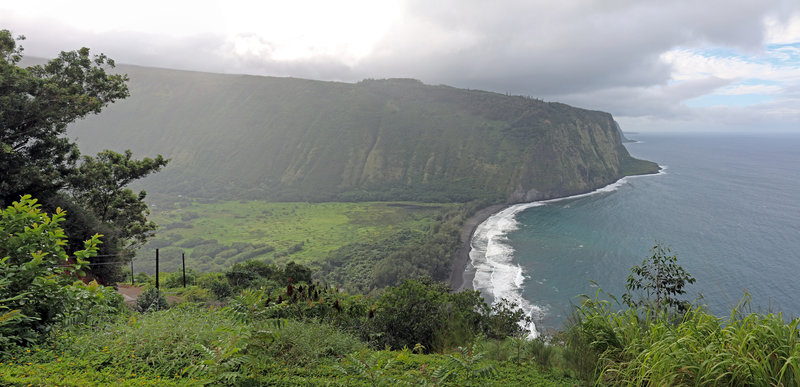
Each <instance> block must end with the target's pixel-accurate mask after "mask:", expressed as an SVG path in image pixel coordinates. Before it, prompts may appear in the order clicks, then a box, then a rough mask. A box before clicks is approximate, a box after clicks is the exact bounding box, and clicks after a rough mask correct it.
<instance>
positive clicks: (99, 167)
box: [67, 150, 169, 248]
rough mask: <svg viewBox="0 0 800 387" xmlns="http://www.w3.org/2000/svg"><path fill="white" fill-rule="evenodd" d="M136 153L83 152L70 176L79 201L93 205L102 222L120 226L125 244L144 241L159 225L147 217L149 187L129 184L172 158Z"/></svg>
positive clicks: (117, 227)
mask: <svg viewBox="0 0 800 387" xmlns="http://www.w3.org/2000/svg"><path fill="white" fill-rule="evenodd" d="M132 157H133V153H132V152H131V151H130V150H126V151H125V154H124V155H123V154H119V153H117V152H114V151H110V150H105V151H103V152H100V153H98V154H97V156H96V157H91V156H83V157H82V158H81V162H80V165H79V166H78V167H77V168H76V169H75V170H74V171H73V173H72V174H71V175H70V176H69V177H68V179H67V180H68V183H69V189H70V191H71V192H72V195H73V197H74V198H75V199H76V200H78V202H80V203H81V204H82V205H83V206H84V207H86V208H88V209H90V210H91V211H92V212H93V213H94V214H95V216H96V217H97V218H98V219H99V220H100V222H102V223H111V224H114V225H115V226H116V227H115V231H116V235H114V237H115V238H118V239H120V240H122V241H125V242H126V246H124V247H125V248H134V247H137V246H141V245H143V244H144V243H145V242H146V241H147V239H148V238H149V237H151V236H152V235H153V234H154V232H155V229H156V227H157V226H156V224H155V223H154V222H152V221H148V220H147V215H149V214H150V210H149V209H148V208H147V204H145V203H144V198H145V196H146V195H147V194H146V193H145V191H140V192H139V193H138V194H136V193H134V192H133V191H132V190H130V189H128V188H125V187H126V186H127V185H129V184H130V183H132V182H133V181H135V180H139V179H141V178H143V177H145V176H147V175H149V174H152V173H154V172H157V171H159V170H160V169H161V168H163V167H164V166H165V165H166V164H167V162H168V161H169V160H166V159H164V158H163V157H162V156H161V155H158V156H157V157H156V158H155V159H151V158H149V157H146V158H144V159H142V160H135V159H132Z"/></svg>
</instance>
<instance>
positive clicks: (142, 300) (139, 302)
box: [136, 286, 169, 313]
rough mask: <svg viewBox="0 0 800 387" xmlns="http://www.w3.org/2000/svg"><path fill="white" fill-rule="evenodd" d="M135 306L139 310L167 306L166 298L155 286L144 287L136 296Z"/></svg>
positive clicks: (160, 308)
mask: <svg viewBox="0 0 800 387" xmlns="http://www.w3.org/2000/svg"><path fill="white" fill-rule="evenodd" d="M136 307H137V308H138V309H139V311H140V312H143V313H144V312H153V311H157V310H164V309H167V308H169V304H167V299H166V297H164V294H163V293H161V292H160V291H159V290H158V289H156V288H155V287H150V286H148V287H146V288H145V289H144V291H143V292H142V294H140V295H139V297H136Z"/></svg>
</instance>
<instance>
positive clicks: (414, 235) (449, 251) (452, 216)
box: [322, 202, 487, 293]
mask: <svg viewBox="0 0 800 387" xmlns="http://www.w3.org/2000/svg"><path fill="white" fill-rule="evenodd" d="M486 204H487V202H471V203H467V204H462V205H458V206H450V207H446V208H442V209H440V210H439V211H438V213H436V216H435V218H434V219H433V222H431V223H430V224H429V226H428V228H427V229H426V230H424V231H422V232H420V231H417V230H404V231H399V232H397V233H395V234H393V235H391V236H389V237H387V238H383V239H377V240H373V241H363V242H357V243H352V244H349V245H345V246H343V247H341V248H340V249H338V250H336V251H334V252H332V253H331V254H330V255H329V256H328V258H327V259H326V260H325V261H324V262H323V263H322V272H323V273H325V274H323V278H324V279H325V280H326V281H329V282H332V283H335V284H337V285H338V286H341V287H343V288H345V289H347V290H349V291H352V292H359V293H367V292H372V291H376V290H379V289H383V288H385V287H387V286H397V285H399V284H400V283H402V282H403V280H405V279H410V278H417V277H421V276H429V277H431V278H433V279H435V280H437V281H444V280H447V279H448V278H449V276H450V274H451V265H452V261H453V258H454V257H453V255H454V254H455V253H456V251H457V249H458V247H459V243H460V238H461V229H462V227H463V225H464V222H465V221H466V220H467V218H469V217H470V216H471V215H472V214H473V213H474V212H475V211H477V210H478V209H479V208H481V207H482V206H484V205H486Z"/></svg>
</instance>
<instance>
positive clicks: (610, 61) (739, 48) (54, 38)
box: [0, 0, 800, 120]
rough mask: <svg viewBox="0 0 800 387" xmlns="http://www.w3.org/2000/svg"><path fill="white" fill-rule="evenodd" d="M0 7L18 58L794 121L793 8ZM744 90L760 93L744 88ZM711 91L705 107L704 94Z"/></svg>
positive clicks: (797, 13)
mask: <svg viewBox="0 0 800 387" xmlns="http://www.w3.org/2000/svg"><path fill="white" fill-rule="evenodd" d="M120 4H124V12H120V10H119V9H115V8H114V7H111V6H108V5H107V4H105V3H103V4H100V3H97V4H94V5H92V4H89V5H83V4H82V5H81V6H76V5H75V4H66V5H65V3H61V2H53V3H52V4H50V5H47V4H40V3H37V4H35V5H28V3H19V2H18V3H17V4H13V5H0V15H4V16H3V17H2V19H3V25H4V28H9V27H10V28H12V29H13V30H14V32H15V33H23V34H26V35H28V38H29V40H28V41H26V42H25V46H26V48H27V49H28V51H27V53H29V54H32V55H40V56H53V55H55V54H56V53H57V52H58V51H59V50H62V49H74V48H78V47H80V46H88V47H92V48H93V50H94V51H97V52H105V53H107V54H108V55H109V56H111V57H113V58H115V59H117V61H118V62H122V63H131V64H139V65H151V66H159V67H172V68H181V69H190V70H200V71H213V72H226V73H247V74H257V75H275V76H294V77H304V78H314V79H324V80H339V81H358V80H361V79H364V78H388V77H411V78H417V79H420V80H422V81H424V82H426V83H430V84H449V85H453V86H456V87H464V88H473V89H484V90H490V91H496V92H501V93H504V92H508V93H511V94H521V95H529V96H533V97H540V98H544V99H547V100H557V101H563V102H567V103H572V104H576V105H579V106H582V107H587V108H592V109H602V110H607V111H610V112H611V113H612V114H615V115H618V116H624V117H650V118H653V119H656V118H657V119H668V120H673V119H674V120H677V119H696V118H697V117H698V116H700V115H703V114H707V111H701V110H698V108H697V107H692V106H688V105H687V101H690V100H692V99H695V98H698V97H703V96H704V95H727V96H729V97H732V98H733V97H736V96H742V95H751V94H753V93H757V94H763V95H767V94H768V95H771V96H774V98H773V99H772V100H770V101H771V102H772V103H774V104H776V105H775V106H772V105H770V106H766V105H764V104H761V103H758V104H754V105H757V106H751V107H748V108H747V109H743V108H741V107H738V108H736V109H738V110H737V111H740V112H742V114H757V113H758V112H759V111H761V112H764V114H767V113H766V112H767V110H758V109H768V108H769V109H773V110H770V111H781V112H783V113H781V114H784V115H785V114H789V115H791V114H793V113H792V109H791V108H790V107H788V106H784V107H783V108H780V109H779V108H778V107H777V106H778V105H780V104H781V103H783V102H782V101H783V100H784V99H787V98H789V97H788V95H789V94H788V92H787V90H788V89H789V88H791V87H793V86H794V85H796V84H797V83H798V82H800V80H798V78H799V77H800V74H798V72H797V71H796V69H797V68H798V66H800V65H799V64H798V62H799V61H800V59H799V58H800V46H798V43H800V4H799V3H797V2H796V1H795V0H766V1H750V0H708V1H702V2H698V1H694V0H674V1H657V0H641V1H640V0H612V1H595V0H574V1H568V2H553V1H550V0H533V1H531V0H508V1H495V2H486V1H478V0H441V1H436V2H431V1H424V0H407V1H401V0H394V1H385V2H383V1H382V2H374V1H369V0H350V1H346V0H343V1H340V2H315V1H311V0H302V1H297V2H279V3H277V2H248V1H243V0H241V1H240V0H236V1H233V0H230V1H226V2H223V1H211V2H200V3H196V2H168V3H163V4H162V3H157V2H155V0H142V1H140V2H136V3H133V2H131V3H120ZM754 79H758V80H760V82H754V81H753V80H754ZM714 93H716V94H714Z"/></svg>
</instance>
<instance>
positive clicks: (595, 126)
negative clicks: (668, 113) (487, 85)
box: [69, 66, 658, 202]
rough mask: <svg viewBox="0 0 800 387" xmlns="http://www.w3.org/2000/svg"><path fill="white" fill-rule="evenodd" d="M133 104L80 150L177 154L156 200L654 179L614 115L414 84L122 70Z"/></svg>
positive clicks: (319, 197) (96, 126) (538, 189)
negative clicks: (628, 146)
mask: <svg viewBox="0 0 800 387" xmlns="http://www.w3.org/2000/svg"><path fill="white" fill-rule="evenodd" d="M117 70H118V71H119V72H122V73H127V74H128V75H129V76H130V83H129V87H130V90H131V97H130V98H128V99H126V100H124V101H121V102H119V103H116V104H114V105H111V106H109V107H108V108H106V110H104V112H103V114H101V115H98V116H93V117H89V118H87V119H85V120H82V121H79V122H77V123H75V124H73V125H72V126H71V128H70V131H69V134H70V136H71V137H73V138H77V141H78V143H79V145H80V147H81V149H82V150H83V151H84V153H87V154H91V153H95V152H97V151H100V150H103V149H107V148H108V149H122V148H130V149H131V150H133V151H134V153H135V154H144V155H152V154H162V155H164V156H165V157H169V158H171V159H172V161H171V163H170V165H169V166H168V167H167V168H165V169H164V170H163V171H162V172H161V173H159V174H157V175H154V176H152V177H148V178H147V179H145V180H144V181H143V188H145V189H147V190H148V192H150V193H151V194H152V193H155V194H182V195H186V196H193V197H210V198H216V199H259V200H271V201H343V200H344V201H352V200H355V201H361V200H416V201H426V202H442V201H458V202H464V201H469V200H474V199H488V200H491V201H497V202H500V201H505V202H521V201H530V200H538V199H547V198H553V197H559V196H565V195H571V194H576V193H581V192H586V191H590V190H592V189H595V188H598V187H601V186H603V185H606V184H609V183H611V182H613V181H615V180H617V179H619V178H620V177H622V176H625V175H632V174H645V173H652V172H656V171H657V170H658V166H657V165H656V164H654V163H651V162H647V161H642V160H637V159H634V158H632V157H631V156H630V155H629V154H628V152H627V150H626V149H625V148H624V146H623V145H622V138H621V132H620V130H619V127H618V125H617V124H616V122H615V121H614V120H613V118H612V117H611V115H610V114H608V113H604V112H599V111H589V110H584V109H579V108H574V107H571V106H568V105H564V104H561V103H552V102H543V101H540V100H536V99H531V98H527V97H521V96H506V95H501V94H497V93H491V92H485V91H477V90H464V89H457V88H453V87H449V86H431V85H425V84H423V83H421V82H419V81H416V80H411V79H388V80H365V81H362V82H359V83H355V84H350V83H340V82H323V81H313V80H305V79H295V78H275V77H262V76H246V75H222V74H210V73H198V72H188V71H177V70H165V69H156V68H145V67H137V66H119V67H118V68H117Z"/></svg>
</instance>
